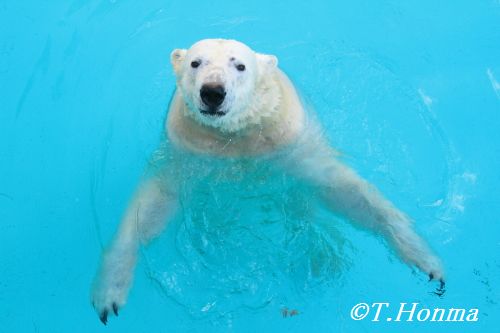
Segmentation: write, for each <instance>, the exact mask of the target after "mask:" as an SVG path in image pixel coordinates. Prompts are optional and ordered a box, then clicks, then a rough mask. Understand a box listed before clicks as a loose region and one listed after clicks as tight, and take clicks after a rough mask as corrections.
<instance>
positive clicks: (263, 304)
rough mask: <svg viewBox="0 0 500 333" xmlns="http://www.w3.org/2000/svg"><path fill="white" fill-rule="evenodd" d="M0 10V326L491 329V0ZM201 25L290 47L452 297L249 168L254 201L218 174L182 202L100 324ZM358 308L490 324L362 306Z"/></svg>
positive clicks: (495, 309)
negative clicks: (135, 204) (113, 249)
mask: <svg viewBox="0 0 500 333" xmlns="http://www.w3.org/2000/svg"><path fill="white" fill-rule="evenodd" d="M0 20H1V22H2V29H0V87H1V89H0V91H1V93H0V96H1V103H0V108H1V109H0V142H2V144H0V157H1V161H2V163H1V165H0V216H1V222H0V273H2V274H1V276H2V279H0V323H1V324H0V331H1V332H99V331H105V330H106V331H108V332H225V331H235V332H255V331H261V332H333V331H340V332H382V331H384V332H385V331H389V332H401V331H403V330H404V331H406V332H426V331H430V330H440V331H441V332H468V331H472V330H475V331H477V332H499V329H498V319H499V318H500V305H499V302H500V288H499V283H500V259H499V256H498V253H500V252H499V249H500V227H499V225H498V218H497V215H498V214H499V213H500V199H499V197H498V187H499V186H500V177H499V174H498V170H499V169H500V155H499V153H500V140H498V131H499V129H500V2H499V1H498V0H485V1H446V2H440V3H436V2H435V1H428V0H426V1H405V2H404V3H403V2H402V1H390V0H385V1H377V2H375V1H371V2H368V1H360V0H353V1H349V2H347V1H345V2H341V1H315V0H313V1H287V2H265V1H231V2H229V1H213V2H206V3H205V2H192V3H185V2H181V1H176V2H167V1H144V2H139V1H135V2H133V1H80V0H78V1H71V2H69V1H68V2H63V1H52V2H50V3H42V2H39V1H24V2H14V1H9V2H2V3H0ZM208 37H224V38H235V39H238V40H241V41H243V42H245V43H247V44H248V45H250V46H251V47H252V48H253V49H255V50H257V51H259V52H264V53H271V54H275V55H276V56H277V57H278V58H279V62H280V67H281V68H282V69H283V70H285V71H286V72H287V73H288V74H289V76H290V77H291V78H292V80H293V81H294V82H295V84H296V85H297V87H298V88H299V89H300V91H301V93H302V95H303V96H304V98H305V99H306V100H307V101H308V104H310V105H311V106H312V107H313V108H314V109H315V110H316V112H317V114H318V118H319V119H320V121H321V122H322V124H323V126H324V128H325V133H326V135H327V136H328V138H329V139H330V141H331V142H332V144H333V145H334V146H335V147H336V148H337V149H338V150H339V151H341V152H342V156H343V160H344V161H345V162H346V163H348V164H349V165H351V166H352V167H354V168H355V169H356V170H358V172H359V173H360V174H361V175H363V177H365V178H367V179H368V180H370V181H371V182H372V183H374V184H375V185H377V187H379V188H380V189H381V190H382V191H383V192H384V193H385V194H386V196H387V197H389V198H390V199H391V200H392V201H393V202H394V203H395V204H396V205H397V206H398V207H400V208H401V209H402V210H404V211H406V212H407V213H408V214H409V215H411V216H412V217H413V218H414V220H415V221H416V225H417V230H418V231H419V233H420V234H421V235H422V236H423V237H424V238H425V239H426V240H428V242H429V243H430V244H431V246H432V247H433V248H434V249H435V250H436V252H437V253H438V254H439V255H440V256H441V258H442V260H443V262H444V265H445V268H446V272H447V286H446V293H445V294H444V295H443V296H442V297H438V296H436V295H435V294H433V293H432V292H433V291H434V290H435V288H436V285H435V283H429V282H428V281H427V278H426V276H424V275H423V274H421V273H419V272H416V271H415V272H414V271H412V269H411V268H408V267H406V266H405V265H404V264H402V263H401V262H400V261H399V260H398V259H396V258H395V257H394V256H393V255H392V254H391V252H390V250H389V249H388V248H387V247H386V246H385V244H384V243H383V242H382V241H381V240H380V239H378V238H376V237H374V236H373V235H371V234H368V233H365V232H362V231H360V230H357V229H354V228H353V227H351V226H350V225H349V224H347V223H345V222H344V221H342V220H340V219H338V218H336V217H334V216H332V215H331V214H329V213H328V212H326V211H324V210H323V209H322V207H321V206H320V205H317V203H316V202H315V201H313V200H311V199H310V196H309V194H310V193H308V192H307V191H308V189H305V188H302V187H301V185H300V184H293V181H289V180H287V181H284V180H283V179H282V178H280V175H276V174H272V172H271V171H268V170H254V171H255V172H257V174H259V173H260V172H262V177H261V179H262V181H263V184H264V186H259V187H258V189H255V193H254V194H256V196H255V197H253V198H250V199H252V200H249V202H251V204H247V202H243V201H244V200H245V198H240V197H239V198H238V200H235V201H230V200H229V199H231V197H230V196H229V194H228V193H233V194H234V193H239V192H238V190H239V189H240V188H241V189H243V188H248V186H249V184H245V182H244V181H242V182H241V183H240V184H239V185H238V187H230V185H228V184H226V183H224V182H221V184H220V186H221V188H218V189H216V190H217V191H219V193H226V196H225V197H224V198H223V199H225V200H224V201H223V205H222V207H223V209H221V210H219V211H217V210H210V213H211V214H209V216H204V215H203V214H202V212H203V204H204V201H198V205H195V206H189V207H184V208H183V213H184V214H182V217H180V218H178V219H176V220H175V221H173V223H172V224H171V225H170V226H169V228H168V230H167V231H166V232H165V234H164V235H162V237H161V238H160V239H158V240H157V241H156V242H155V243H154V244H152V246H151V247H149V248H147V249H143V250H142V254H141V260H140V264H139V266H138V269H137V272H136V279H135V283H134V287H133V289H132V291H131V293H130V296H129V300H128V303H127V305H126V306H125V307H124V308H123V309H122V311H121V313H120V316H119V317H118V318H111V319H110V322H109V324H108V326H107V327H104V326H103V325H102V324H101V323H100V322H99V320H98V318H97V315H96V314H95V312H94V310H93V309H92V306H91V305H90V300H89V289H90V284H91V281H92V278H93V276H94V272H95V270H96V269H97V265H98V262H99V256H100V253H101V249H102V246H103V245H104V244H106V243H108V241H109V240H110V238H111V237H112V235H113V232H114V230H115V228H116V226H117V224H118V222H119V218H120V216H121V214H122V212H123V210H124V208H125V206H126V204H127V200H128V198H129V197H130V195H131V193H132V191H133V189H134V187H135V185H136V183H137V179H138V178H139V176H140V175H141V173H142V170H143V168H144V166H145V164H146V161H147V160H148V158H149V156H150V154H151V153H152V152H153V151H154V149H155V148H156V146H157V145H158V143H159V141H160V138H161V131H162V128H163V119H164V116H165V112H166V108H167V104H168V101H169V99H170V97H171V95H172V91H173V89H174V86H175V83H174V76H173V73H172V70H171V67H170V64H169V54H170V52H171V50H172V49H174V48H179V47H182V48H186V47H189V46H190V45H191V44H192V43H194V42H195V41H197V40H199V39H203V38H208ZM233 171H234V170H233ZM235 174H236V175H232V174H231V173H228V174H226V175H227V176H228V177H229V178H231V177H232V176H234V177H237V176H238V172H237V170H236V171H235ZM234 177H233V180H234ZM250 185H252V184H250ZM261 185H262V184H261ZM292 185H297V186H296V187H294V189H292V190H289V191H285V189H288V187H292ZM224 186H226V187H227V188H226V189H228V191H227V192H224V189H225V188H224ZM229 189H230V190H229ZM211 190H212V189H210V188H208V189H207V188H199V189H197V191H196V192H194V194H195V195H196V196H197V197H199V198H202V197H203V196H206V197H207V198H212V196H210V193H209V191H211ZM252 193H253V192H252ZM281 193H283V194H281ZM247 199H248V198H247ZM283 212H285V213H286V214H285V215H286V218H285V217H284V214H283ZM228 221H229V222H231V221H233V224H231V223H229V222H228ZM235 221H236V222H235ZM254 221H257V222H256V223H253V222H254ZM360 302H366V303H370V304H371V303H373V302H390V303H391V308H392V307H395V308H399V303H400V302H406V303H412V302H419V303H420V304H421V306H422V307H426V308H431V309H432V308H434V307H444V308H449V307H455V308H466V309H469V308H478V309H479V314H478V318H479V320H478V321H477V322H462V323H458V322H449V323H444V322H443V323H439V322H416V321H415V322H387V321H384V320H382V321H380V322H373V321H371V320H370V319H368V318H367V319H365V320H362V321H354V320H352V319H351V317H350V311H351V308H352V307H353V306H354V305H355V304H357V303H360ZM285 309H286V313H287V314H289V313H290V312H291V311H292V310H296V312H294V314H295V313H297V314H296V315H293V316H290V315H287V316H284V313H285Z"/></svg>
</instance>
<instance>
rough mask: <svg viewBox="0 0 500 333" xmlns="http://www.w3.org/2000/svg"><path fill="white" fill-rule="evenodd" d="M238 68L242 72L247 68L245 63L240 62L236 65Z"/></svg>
mask: <svg viewBox="0 0 500 333" xmlns="http://www.w3.org/2000/svg"><path fill="white" fill-rule="evenodd" d="M236 69H237V70H239V71H240V72H243V71H244V70H245V65H243V64H239V65H237V66H236Z"/></svg>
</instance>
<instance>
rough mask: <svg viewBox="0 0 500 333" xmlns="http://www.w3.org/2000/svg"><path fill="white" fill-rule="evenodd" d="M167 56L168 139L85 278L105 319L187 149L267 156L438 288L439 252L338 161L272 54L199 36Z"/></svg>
mask: <svg viewBox="0 0 500 333" xmlns="http://www.w3.org/2000/svg"><path fill="white" fill-rule="evenodd" d="M171 62H172V65H173V69H174V72H175V75H176V78H177V89H176V92H175V94H174V96H173V98H172V101H171V103H170V107H169V110H168V116H167V120H166V133H167V137H166V139H165V142H166V143H164V144H162V145H161V147H160V149H159V150H158V153H157V154H156V155H157V156H160V158H153V162H155V161H156V162H158V161H159V160H161V161H162V162H161V163H152V165H151V166H150V168H149V170H148V171H147V176H146V177H145V178H144V179H143V180H142V181H141V183H140V184H139V186H138V189H137V191H136V194H135V196H134V197H133V199H132V201H131V203H130V205H129V207H128V209H127V211H126V213H125V215H124V217H123V220H122V222H121V225H120V227H119V229H118V232H117V234H116V236H115V237H114V240H113V241H112V243H111V245H110V246H109V247H108V249H107V250H106V252H105V253H104V255H103V258H102V262H101V267H100V269H99V271H98V273H97V275H96V278H95V282H94V285H93V289H92V294H91V298H92V303H93V305H94V307H95V309H96V311H97V313H98V315H99V318H100V320H101V321H102V322H103V323H104V324H106V323H107V319H108V316H109V315H110V314H111V313H112V312H113V313H114V314H115V315H118V310H119V308H121V307H122V306H123V305H124V304H125V302H126V297H127V294H128V291H129V288H130V286H131V283H132V279H133V273H134V268H135V266H136V262H137V255H138V250H139V246H140V245H141V244H147V243H148V242H149V241H151V240H152V239H153V238H154V237H156V236H157V235H158V234H159V233H160V232H161V231H162V230H163V229H164V226H165V224H166V223H167V222H168V220H169V218H170V217H171V216H172V215H173V213H174V212H175V210H176V207H177V201H178V196H179V188H180V186H181V184H182V183H183V182H184V181H185V180H186V179H187V178H188V177H191V176H192V175H186V174H184V173H183V170H184V169H183V166H186V165H187V164H183V163H186V156H194V157H196V156H201V157H203V158H204V159H205V160H208V161H210V160H211V159H212V160H213V161H215V160H217V161H220V160H221V159H223V160H226V161H227V163H229V164H231V163H236V161H238V160H239V159H266V161H267V162H269V163H274V164H275V165H276V168H280V170H282V172H284V173H287V174H289V175H292V176H293V177H296V178H298V179H301V180H303V181H306V182H308V183H310V184H311V186H314V188H315V189H316V192H317V193H318V194H319V195H320V197H321V198H322V199H323V200H324V201H325V203H326V204H327V205H328V207H329V208H331V210H332V212H334V213H336V214H339V215H341V216H343V217H345V218H346V219H347V220H349V221H351V222H352V223H354V224H355V225H358V226H361V227H363V228H365V229H367V230H370V231H373V232H375V233H376V234H379V235H381V236H383V237H384V238H385V239H386V240H387V242H388V243H389V244H390V245H391V246H392V247H393V248H394V250H395V251H396V253H397V254H398V255H399V257H400V258H401V259H402V260H403V261H404V262H405V263H407V264H409V265H414V266H416V267H418V268H419V269H420V270H422V271H423V272H425V273H426V274H428V275H429V277H430V279H431V280H432V279H437V280H439V281H440V282H441V284H440V290H442V289H443V287H444V272H443V268H442V265H441V263H440V260H439V259H438V258H437V257H436V256H435V255H434V254H433V252H432V251H431V250H430V249H429V247H428V246H427V244H426V243H425V241H424V240H423V239H422V238H420V237H419V236H418V235H417V234H416V233H415V231H414V230H413V228H412V223H411V220H410V219H409V218H408V217H407V216H406V215H405V214H404V213H402V212H400V211H399V210H398V209H397V208H396V207H394V205H392V204H391V203H390V202H389V201H388V200H386V199H385V198H384V197H383V196H382V195H381V194H380V193H379V192H378V191H377V190H376V189H375V188H374V187H373V186H372V185H370V184H369V183H368V182H367V181H365V180H363V179H362V178H361V177H359V176H358V175H357V174H356V173H355V172H354V171H353V170H351V169H350V168H348V167H347V166H346V165H344V164H342V163H341V162H340V161H339V159H338V158H337V156H336V154H335V151H334V150H333V149H332V148H331V147H330V146H329V145H328V144H327V142H326V140H325V139H324V137H323V136H322V135H321V128H320V126H319V125H318V124H317V122H316V121H315V120H314V119H313V118H312V116H311V115H310V114H308V113H307V112H306V110H305V107H304V105H303V104H302V102H301V100H300V99H299V97H298V94H297V92H296V90H295V88H294V85H293V84H292V83H291V82H290V80H289V79H288V78H287V76H286V75H285V74H284V73H283V72H282V71H281V70H280V69H279V68H278V67H277V63H278V61H277V58H276V57H275V56H272V55H264V54H259V53H255V52H254V51H252V50H251V49H250V48H249V47H247V46H246V45H244V44H242V43H240V42H237V41H234V40H224V39H206V40H202V41H199V42H197V43H196V44H194V45H193V46H192V47H191V48H190V49H189V50H182V49H176V50H174V51H173V52H172V54H171ZM182 160H184V162H182ZM188 160H189V159H188ZM187 163H190V162H187ZM205 165H206V164H205ZM202 169H203V167H202V168H200V170H199V172H203V171H204V170H202Z"/></svg>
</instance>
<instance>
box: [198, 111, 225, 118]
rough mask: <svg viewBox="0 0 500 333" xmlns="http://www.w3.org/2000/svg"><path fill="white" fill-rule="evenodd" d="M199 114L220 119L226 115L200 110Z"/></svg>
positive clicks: (220, 112) (219, 112)
mask: <svg viewBox="0 0 500 333" xmlns="http://www.w3.org/2000/svg"><path fill="white" fill-rule="evenodd" d="M200 112H201V113H202V114H204V115H207V116H212V117H222V116H224V115H225V114H226V113H225V112H222V111H217V110H200Z"/></svg>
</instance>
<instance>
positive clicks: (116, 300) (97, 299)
mask: <svg viewBox="0 0 500 333" xmlns="http://www.w3.org/2000/svg"><path fill="white" fill-rule="evenodd" d="M175 204H176V199H175V195H173V194H172V193H170V192H168V191H167V190H166V189H165V188H164V184H162V181H161V180H160V179H158V178H151V179H149V180H146V181H144V182H143V183H141V184H140V185H139V188H138V190H137V192H136V194H135V195H134V197H133V199H132V201H131V203H130V205H129V207H128V208H127V211H126V213H125V216H124V218H123V220H122V222H121V224H120V227H119V229H118V232H117V233H116V235H115V237H114V239H113V241H112V243H111V245H110V246H109V248H108V249H107V250H106V251H105V252H104V254H103V257H102V262H101V266H100V269H99V271H98V273H97V275H96V278H95V281H94V285H93V288H92V294H91V298H92V304H93V305H94V307H95V309H96V311H97V313H98V315H99V318H100V319H101V321H102V322H103V323H104V324H106V322H107V317H108V315H109V314H110V313H111V311H113V312H114V314H115V315H118V309H119V308H120V307H122V306H123V305H124V304H125V301H126V298H127V294H128V291H129V289H130V286H131V284H132V280H133V275H134V269H135V265H136V262H137V253H138V249H139V246H140V244H141V243H142V244H146V243H148V242H149V241H150V240H151V239H152V238H154V237H155V236H156V235H158V234H159V233H160V232H161V231H162V230H163V228H164V225H165V223H166V221H167V215H169V214H172V212H173V211H174V210H175Z"/></svg>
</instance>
